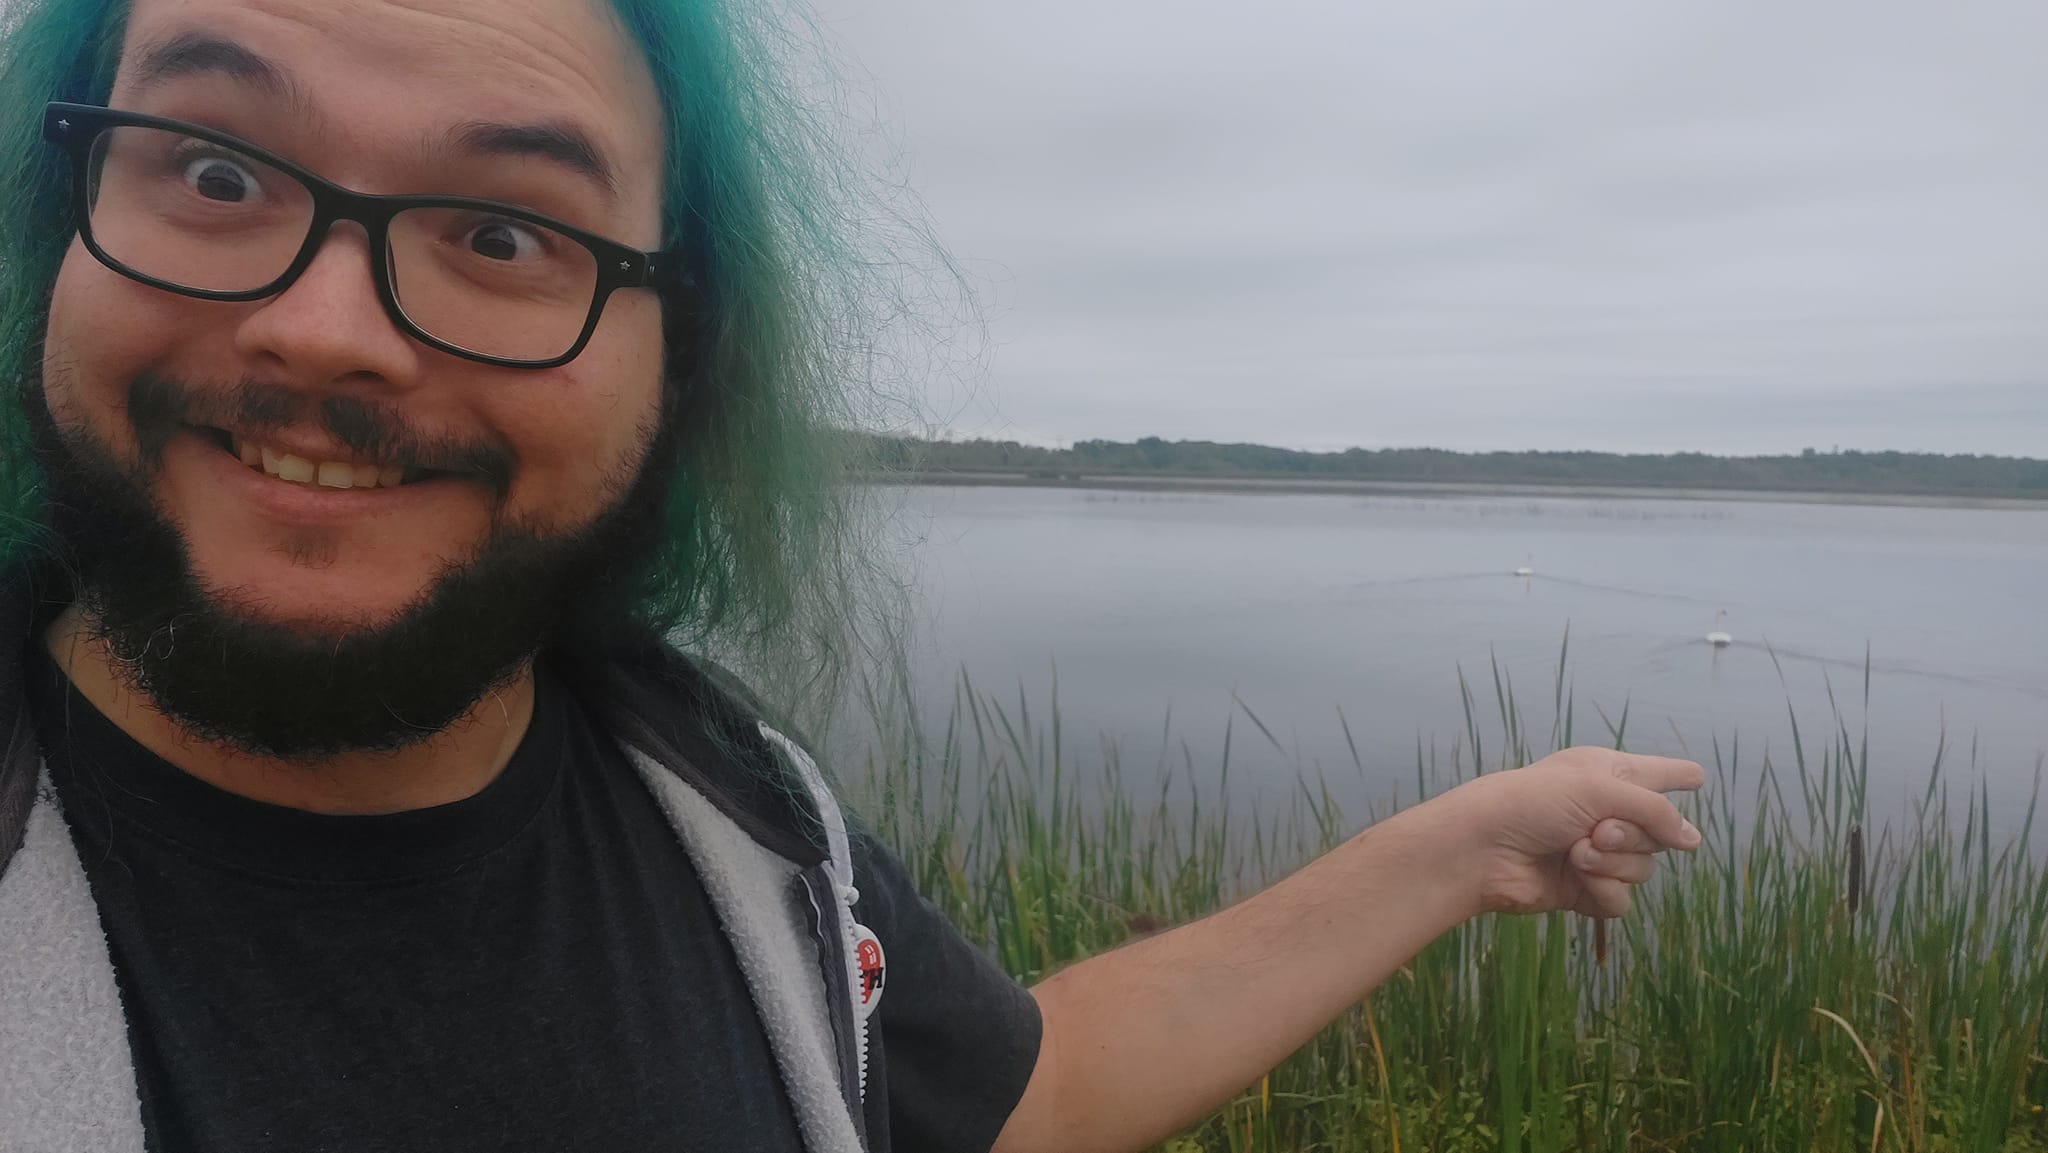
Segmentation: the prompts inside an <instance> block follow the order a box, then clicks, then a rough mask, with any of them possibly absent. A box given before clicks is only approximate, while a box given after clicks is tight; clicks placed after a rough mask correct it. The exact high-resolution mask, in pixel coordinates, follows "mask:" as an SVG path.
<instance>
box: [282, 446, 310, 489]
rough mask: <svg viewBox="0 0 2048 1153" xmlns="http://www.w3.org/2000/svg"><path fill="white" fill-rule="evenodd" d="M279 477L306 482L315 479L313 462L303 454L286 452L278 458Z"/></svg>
mask: <svg viewBox="0 0 2048 1153" xmlns="http://www.w3.org/2000/svg"><path fill="white" fill-rule="evenodd" d="M277 479H279V480H288V481H291V482H292V483H293V484H305V483H307V482H309V481H311V480H312V479H313V462H312V461H310V460H307V459H306V458H305V457H303V456H293V455H292V454H291V453H285V454H284V455H283V456H280V457H278V458H277Z"/></svg>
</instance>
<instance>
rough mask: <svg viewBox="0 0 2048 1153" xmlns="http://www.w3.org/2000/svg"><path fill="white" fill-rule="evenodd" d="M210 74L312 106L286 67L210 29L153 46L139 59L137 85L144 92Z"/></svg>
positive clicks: (298, 105) (297, 104) (300, 108)
mask: <svg viewBox="0 0 2048 1153" xmlns="http://www.w3.org/2000/svg"><path fill="white" fill-rule="evenodd" d="M209 74H210V75H216V76H226V77H228V78H229V79H232V80H237V81H240V82H241V83H243V84H247V85H249V86H251V87H253V88H257V89H260V90H261V91H262V92H263V93H264V94H265V95H267V96H270V97H272V98H274V99H276V100H279V101H281V102H283V103H285V104H288V105H290V106H291V107H292V108H293V109H294V110H295V111H305V110H308V109H310V108H311V107H312V102H311V101H309V100H307V99H306V94H305V91H304V90H303V89H301V88H300V87H299V85H298V82H297V81H295V80H293V79H292V78H291V77H290V76H289V75H287V74H286V73H285V71H284V69H282V68H279V67H278V66H277V65H275V64H272V63H271V62H270V61H268V60H265V59H264V58H263V57H261V56H258V55H256V54H255V53H254V52H251V51H249V50H248V49H247V48H244V47H242V46H241V45H240V44H237V43H235V42H234V41H232V40H228V39H225V38H223V37H220V36H215V35H212V34H211V33H206V32H181V33H179V34H178V35H176V36H173V37H171V38H170V39H168V40H161V41H158V42H157V43H155V44H152V45H150V46H149V47H148V48H147V49H145V50H144V51H143V53H142V56H141V58H140V59H139V60H138V61H137V62H136V65H135V79H134V84H133V88H134V90H135V91H137V92H141V91H143V90H145V89H148V88H152V87H154V86H156V85H159V84H163V83H165V82H167V81H171V80H175V79H177V78H179V77H181V76H204V75H209Z"/></svg>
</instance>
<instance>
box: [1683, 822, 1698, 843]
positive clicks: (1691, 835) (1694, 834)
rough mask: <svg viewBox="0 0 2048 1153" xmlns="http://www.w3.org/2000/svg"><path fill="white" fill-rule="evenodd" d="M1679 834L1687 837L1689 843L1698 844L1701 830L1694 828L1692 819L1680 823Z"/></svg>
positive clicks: (1686, 841) (1686, 840)
mask: <svg viewBox="0 0 2048 1153" xmlns="http://www.w3.org/2000/svg"><path fill="white" fill-rule="evenodd" d="M1679 834H1680V835H1681V836H1683V837H1684V838H1685V843H1686V844H1687V845H1697V844H1699V843H1700V831H1699V830H1698V829H1695V828H1693V826H1692V822H1691V821H1684V822H1682V823H1681V824H1680V826H1679Z"/></svg>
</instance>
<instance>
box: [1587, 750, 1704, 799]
mask: <svg viewBox="0 0 2048 1153" xmlns="http://www.w3.org/2000/svg"><path fill="white" fill-rule="evenodd" d="M1609 755H1611V756H1612V757H1613V758H1614V761H1613V771H1614V775H1615V776H1616V777H1618V778H1620V779H1621V780H1624V781H1627V782H1628V783H1630V784H1632V785H1640V786H1642V787H1643V788H1645V789H1649V790H1650V791H1652V792H1657V793H1671V792H1690V791H1692V790H1694V789H1697V788H1699V787H1700V786H1701V785H1704V784H1706V782H1707V771H1706V770H1705V769H1703V768H1701V767H1700V765H1699V762H1697V761H1687V760H1680V759H1679V758H1677V757H1652V756H1645V755H1643V754H1640V753H1622V752H1610V754H1609Z"/></svg>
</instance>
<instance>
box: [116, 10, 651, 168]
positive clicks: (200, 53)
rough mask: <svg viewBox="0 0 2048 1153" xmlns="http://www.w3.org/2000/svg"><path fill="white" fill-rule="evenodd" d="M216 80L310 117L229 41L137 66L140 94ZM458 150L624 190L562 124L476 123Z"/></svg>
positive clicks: (153, 51)
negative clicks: (531, 163)
mask: <svg viewBox="0 0 2048 1153" xmlns="http://www.w3.org/2000/svg"><path fill="white" fill-rule="evenodd" d="M202 75H216V76H225V77H228V78H229V79H232V80H235V81H238V82H240V83H243V84H247V85H250V86H251V87H254V88H256V89H258V90H260V91H262V92H263V93H264V94H265V95H267V96H270V97H271V98H273V99H275V100H278V101H280V102H282V103H284V104H286V105H288V106H290V107H291V108H292V109H293V110H294V111H296V112H300V113H302V114H307V115H310V114H311V113H312V112H313V110H314V109H313V103H312V101H311V100H309V99H307V97H306V94H305V90H304V89H302V88H300V87H299V84H298V82H297V81H295V80H293V79H292V77H291V75H290V74H289V73H287V72H286V71H285V70H284V69H283V68H281V67H279V66H278V65H276V64H274V63H272V62H270V61H269V60H266V59H264V58H263V57H261V56H259V55H257V54H256V53H255V52H252V51H250V50H249V49H247V48H245V47H243V46H242V45H240V44H237V43H236V42H234V41H233V40H229V39H227V38H226V37H223V36H219V35H216V34H214V33H209V32H203V31H196V30H194V31H187V32H181V33H179V34H177V35H175V36H172V37H170V38H169V39H166V40H162V41H159V42H157V43H155V44H152V45H150V46H149V47H148V48H146V49H145V50H144V51H143V53H142V55H141V57H140V58H139V60H138V62H137V64H136V66H135V77H134V82H133V88H134V90H135V91H137V92H141V91H143V90H145V89H148V88H150V87H153V86H155V85H158V84H163V83H166V82H167V81H170V80H174V79H177V78H178V77H181V76H202ZM448 139H449V141H450V142H451V143H452V144H453V146H454V147H455V148H456V149H458V150H460V151H463V152H468V153H471V154H475V155H484V156H509V157H528V158H532V159H537V160H545V161H549V162H551V163H553V164H557V165H560V166H561V167H563V168H565V169H568V170H569V171H571V172H574V173H576V174H577V175H579V176H583V177H585V178H587V179H588V180H590V181H591V182H592V183H594V184H596V185H597V186H598V188H599V190H600V191H602V192H603V193H604V194H605V196H606V197H607V198H608V199H613V200H616V199H617V197H618V191H619V180H618V173H617V170H616V169H615V168H614V167H613V166H612V164H611V162H610V161H609V160H607V159H606V157H605V153H604V150H603V149H602V148H600V147H598V145H597V142H596V141H595V140H594V139H592V137H591V135H590V133H588V132H586V131H584V130H583V129H582V128H580V127H578V126H577V125H575V124H573V123H570V122H567V121H561V120H555V121H545V122H540V123H533V124H506V123H497V122H492V121H484V120H472V121H469V122H467V123H465V124H461V125H458V126H457V127H455V128H454V129H452V130H451V131H450V132H449V134H448Z"/></svg>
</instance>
